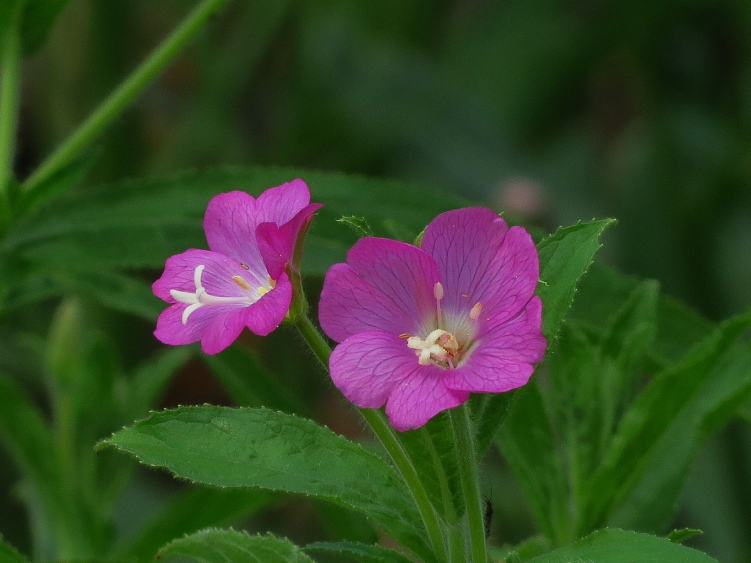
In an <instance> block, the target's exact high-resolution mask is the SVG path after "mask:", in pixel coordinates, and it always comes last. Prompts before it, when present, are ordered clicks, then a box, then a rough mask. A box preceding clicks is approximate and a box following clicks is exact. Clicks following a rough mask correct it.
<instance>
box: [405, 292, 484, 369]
mask: <svg viewBox="0 0 751 563" xmlns="http://www.w3.org/2000/svg"><path fill="white" fill-rule="evenodd" d="M443 294H444V291H443V285H441V283H440V282H436V284H435V286H434V287H433V296H434V297H435V300H436V320H437V323H438V325H439V326H441V325H442V326H444V327H446V328H450V329H451V330H452V332H449V331H447V330H444V329H443V328H436V329H435V330H433V331H432V332H430V334H428V335H427V336H426V337H425V338H424V339H423V338H420V337H419V336H412V335H411V334H402V335H400V337H401V338H406V339H407V347H408V348H410V349H411V350H414V351H415V354H416V355H417V358H418V362H419V363H420V365H421V366H427V365H430V363H431V362H432V363H434V364H435V365H437V366H439V367H443V368H451V369H453V368H455V367H457V365H458V363H459V361H460V360H461V358H462V356H463V355H464V354H466V353H467V352H468V351H469V350H470V349H471V347H472V343H471V339H472V335H473V334H474V329H473V328H471V325H474V324H475V323H476V322H477V320H478V319H479V318H480V314H481V313H482V304H481V303H480V302H479V301H478V302H477V303H475V305H474V306H473V307H472V309H471V310H470V311H469V314H468V317H469V318H468V319H465V321H468V323H469V324H468V323H467V322H458V323H457V322H456V319H454V321H451V320H449V322H448V323H447V321H446V318H445V317H444V315H443V311H442V310H441V299H443ZM457 331H458V332H457ZM457 335H458V336H459V338H458V339H457Z"/></svg>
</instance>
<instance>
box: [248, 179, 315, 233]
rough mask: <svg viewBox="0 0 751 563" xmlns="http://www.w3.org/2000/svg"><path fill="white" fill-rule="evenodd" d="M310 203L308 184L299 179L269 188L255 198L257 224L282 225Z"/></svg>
mask: <svg viewBox="0 0 751 563" xmlns="http://www.w3.org/2000/svg"><path fill="white" fill-rule="evenodd" d="M309 203H310V191H309V190H308V186H307V185H306V184H305V182H303V181H302V180H300V179H297V180H292V181H291V182H287V183H285V184H282V185H281V186H277V187H275V188H270V189H268V190H266V191H265V192H263V193H262V194H261V195H259V196H258V199H257V200H256V212H257V216H256V219H257V222H256V224H257V225H260V224H261V223H276V224H277V225H283V224H284V223H286V222H288V221H290V220H292V218H293V217H294V216H295V215H297V213H299V212H300V210H301V209H303V208H304V207H306V206H307V205H308V204H309Z"/></svg>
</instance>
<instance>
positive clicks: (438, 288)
mask: <svg viewBox="0 0 751 563" xmlns="http://www.w3.org/2000/svg"><path fill="white" fill-rule="evenodd" d="M433 295H434V296H435V298H436V300H438V301H440V300H441V299H443V284H442V283H441V282H435V285H434V286H433Z"/></svg>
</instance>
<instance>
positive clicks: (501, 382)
mask: <svg viewBox="0 0 751 563" xmlns="http://www.w3.org/2000/svg"><path fill="white" fill-rule="evenodd" d="M538 277H539V258H538V256H537V249H536V248H535V245H534V242H533V241H532V238H531V237H530V236H529V233H527V231H525V230H524V229H523V228H521V227H512V228H509V227H508V225H507V224H506V222H505V221H504V220H503V219H501V218H500V217H499V216H498V215H496V214H495V213H494V212H493V211H491V210H490V209H485V208H479V207H472V208H466V209H459V210H456V211H449V212H447V213H443V214H441V215H439V216H438V217H436V218H435V219H434V220H433V221H432V222H431V223H430V225H428V227H427V228H426V229H425V234H424V236H423V239H422V244H421V248H417V247H416V246H413V245H411V244H406V243H403V242H398V241H393V240H388V239H380V238H373V237H366V238H363V239H360V240H359V241H358V242H357V243H356V244H355V246H354V247H352V249H351V250H350V251H349V253H348V254H347V263H346V264H335V265H334V266H332V268H331V269H330V270H329V271H328V273H327V274H326V279H325V280H324V284H323V291H322V293H321V302H320V307H319V318H320V322H321V327H322V328H323V330H324V331H325V332H326V334H328V335H329V336H330V337H331V338H333V339H334V340H336V341H337V342H339V343H340V344H339V345H338V346H337V347H336V349H335V350H334V352H333V353H332V355H331V359H330V362H329V368H330V371H331V377H332V379H333V381H334V383H335V385H336V386H337V387H338V388H339V389H340V390H341V391H342V393H343V394H344V396H345V397H347V398H348V399H349V400H350V401H352V402H353V403H354V404H356V405H357V406H359V407H362V408H379V407H381V406H383V405H384V404H385V405H386V414H387V415H388V417H389V421H390V422H391V424H392V426H394V428H396V429H397V430H401V431H404V430H410V429H413V428H419V427H420V426H422V425H424V424H425V423H427V422H428V420H430V419H431V418H432V417H433V416H435V415H436V414H438V413H439V412H441V411H443V410H445V409H449V408H453V407H456V406H459V405H461V404H462V403H464V402H465V401H466V400H467V399H468V398H469V394H470V393H471V392H479V393H500V392H503V391H508V390H510V389H514V388H516V387H520V386H522V385H524V384H525V383H526V382H527V381H528V380H529V378H530V376H531V375H532V372H533V370H534V364H536V363H538V362H540V361H541V360H542V357H543V354H544V352H545V347H546V341H545V338H544V337H543V336H542V332H541V329H540V327H541V323H542V317H541V315H542V302H541V301H540V298H539V297H534V296H533V295H534V292H535V288H536V286H537V281H538Z"/></svg>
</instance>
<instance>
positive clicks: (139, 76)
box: [23, 0, 227, 192]
mask: <svg viewBox="0 0 751 563" xmlns="http://www.w3.org/2000/svg"><path fill="white" fill-rule="evenodd" d="M226 2H227V0H204V1H203V2H201V4H199V5H198V6H197V7H196V8H195V9H194V10H193V11H192V12H191V13H190V14H188V17H187V18H186V19H185V21H183V23H182V24H180V26H179V27H178V28H177V29H175V30H174V31H173V32H172V33H171V34H170V36H169V37H167V38H166V39H165V40H164V41H163V42H162V44H161V45H160V46H159V47H157V49H156V50H155V51H154V52H153V53H151V55H150V56H149V57H148V58H147V59H146V60H145V61H144V62H143V63H142V64H141V66H140V67H138V68H137V69H136V70H135V71H134V72H133V73H132V74H131V75H130V76H129V77H128V78H126V79H125V80H124V81H123V83H122V84H120V86H118V87H117V88H116V89H115V90H114V91H113V92H112V93H111V94H110V95H109V96H108V97H107V98H106V99H105V100H104V101H103V102H102V103H101V104H100V105H99V107H98V108H96V109H95V110H94V112H93V113H92V114H91V115H90V116H89V117H88V118H87V119H86V121H84V122H83V123H82V124H81V125H80V126H79V127H78V129H76V130H75V131H74V132H73V133H72V134H71V135H70V137H68V139H66V140H65V141H64V142H63V143H62V145H60V146H59V147H58V148H57V150H56V151H55V152H54V153H52V154H51V155H50V156H48V157H47V159H46V160H45V161H44V162H42V164H40V165H39V167H38V168H37V169H36V170H35V171H34V172H33V173H32V174H31V176H29V177H28V178H27V179H26V181H25V182H24V183H23V189H24V190H25V191H27V192H31V191H33V190H34V189H36V188H37V187H38V186H39V185H40V184H41V183H42V182H44V181H45V180H47V179H48V178H49V177H50V176H52V175H53V174H54V173H55V172H57V171H58V170H60V169H61V168H63V167H64V166H66V165H67V164H69V163H70V162H71V161H72V160H73V159H74V158H75V157H76V156H77V155H78V153H79V152H80V151H81V150H82V149H83V148H84V147H85V146H86V145H87V144H88V143H89V142H90V141H91V140H92V139H93V138H94V137H96V136H97V135H98V134H99V133H100V132H101V131H102V130H103V129H104V128H105V127H106V126H108V125H109V124H110V122H112V121H113V120H114V118H116V117H117V116H118V115H119V114H120V113H121V112H122V111H123V109H125V107H126V106H127V105H128V104H129V103H130V102H132V101H133V99H134V98H136V96H138V95H139V94H140V93H141V92H142V91H143V89H144V88H145V87H146V86H148V84H149V83H150V82H151V81H152V80H153V79H154V78H155V77H156V76H157V75H158V74H159V73H160V72H161V71H162V70H164V68H165V67H166V66H167V64H168V63H169V62H170V61H171V60H172V59H173V58H174V57H175V56H176V55H177V53H178V52H179V51H180V49H182V48H183V47H184V46H185V44H186V43H187V42H188V41H189V40H190V39H191V38H192V37H193V36H194V35H195V34H196V33H197V32H198V31H199V30H200V29H201V28H202V27H203V25H204V23H206V20H208V19H209V17H211V16H212V15H213V14H214V13H215V12H216V11H217V10H218V9H219V8H221V7H222V5H223V4H225V3H226Z"/></svg>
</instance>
